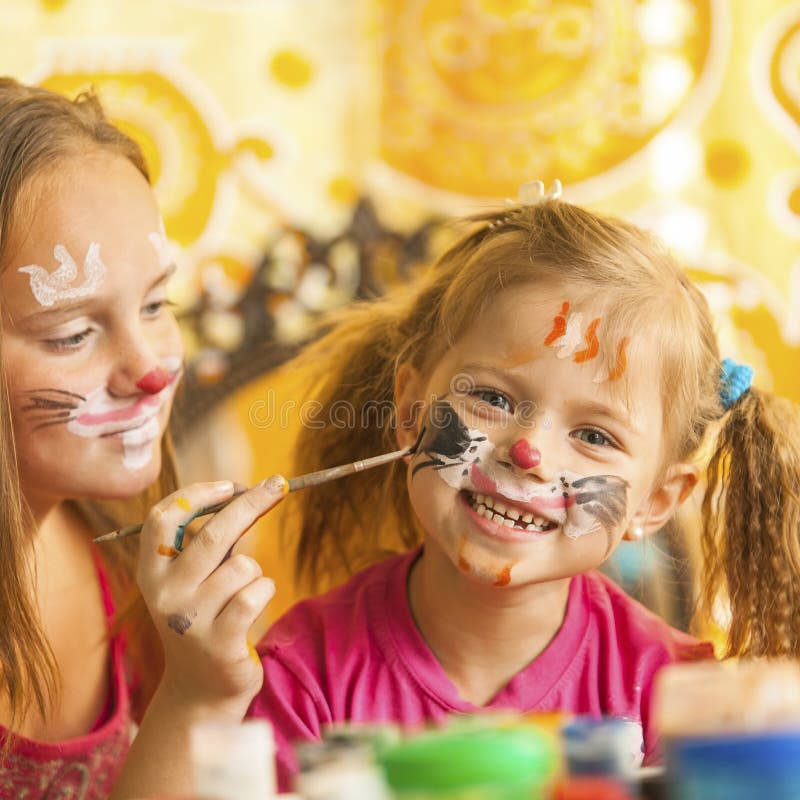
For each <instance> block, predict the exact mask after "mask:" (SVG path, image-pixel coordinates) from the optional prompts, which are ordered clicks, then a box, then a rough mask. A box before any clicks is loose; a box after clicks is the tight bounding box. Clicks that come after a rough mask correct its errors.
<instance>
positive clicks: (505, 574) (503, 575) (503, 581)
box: [494, 564, 515, 586]
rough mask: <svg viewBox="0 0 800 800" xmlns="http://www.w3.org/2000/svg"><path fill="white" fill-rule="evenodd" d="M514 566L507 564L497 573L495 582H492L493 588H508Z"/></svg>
mask: <svg viewBox="0 0 800 800" xmlns="http://www.w3.org/2000/svg"><path fill="white" fill-rule="evenodd" d="M514 567H515V564H507V565H506V566H505V567H503V569H501V570H500V572H498V573H497V580H496V581H495V582H494V585H495V586H508V584H509V583H511V570H512V569H514Z"/></svg>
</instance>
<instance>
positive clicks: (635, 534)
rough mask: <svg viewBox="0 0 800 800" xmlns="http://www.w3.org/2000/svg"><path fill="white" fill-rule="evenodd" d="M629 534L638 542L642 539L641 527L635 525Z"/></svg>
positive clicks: (642, 531)
mask: <svg viewBox="0 0 800 800" xmlns="http://www.w3.org/2000/svg"><path fill="white" fill-rule="evenodd" d="M630 533H631V536H632V537H633V538H634V539H636V540H637V541H638V540H640V539H642V538H643V537H644V528H643V527H642V526H641V525H637V526H636V527H635V528H633V529H632V530H631V532H630Z"/></svg>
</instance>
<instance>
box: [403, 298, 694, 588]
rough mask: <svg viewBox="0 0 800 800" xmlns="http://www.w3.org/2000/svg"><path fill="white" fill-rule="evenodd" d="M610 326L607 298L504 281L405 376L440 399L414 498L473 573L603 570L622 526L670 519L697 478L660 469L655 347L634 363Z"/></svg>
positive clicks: (415, 464) (515, 576)
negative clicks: (665, 474) (445, 346)
mask: <svg viewBox="0 0 800 800" xmlns="http://www.w3.org/2000/svg"><path fill="white" fill-rule="evenodd" d="M603 330H604V328H603V312H602V309H600V307H598V306H596V305H595V304H593V303H592V301H591V300H590V301H586V302H584V303H582V304H580V305H576V304H575V303H574V302H573V303H570V297H569V291H568V290H566V289H549V288H544V287H534V288H532V289H531V288H526V287H522V288H520V289H519V290H516V291H512V290H507V291H506V292H504V293H502V294H500V295H499V296H498V297H496V298H495V299H494V300H493V301H492V302H491V303H490V304H489V305H488V307H487V309H486V311H485V312H484V314H483V315H482V316H481V317H480V318H478V319H476V320H475V322H474V323H473V325H472V326H471V328H470V329H469V330H468V331H466V333H465V334H464V336H462V337H461V338H460V340H459V341H458V342H457V343H456V345H455V346H454V347H453V348H452V349H451V350H450V351H449V352H448V353H446V354H445V356H444V357H443V358H442V359H440V360H439V361H438V362H437V364H436V366H435V368H434V370H433V372H432V373H431V374H430V375H429V376H427V378H426V379H423V378H422V377H420V376H415V377H412V378H411V379H410V380H409V381H408V383H407V388H406V389H405V391H404V395H405V396H404V398H401V404H402V403H403V402H414V403H420V401H421V402H422V403H423V404H425V405H426V407H427V408H429V409H430V407H431V400H432V398H438V400H437V401H436V403H435V409H436V410H437V411H438V414H437V415H434V417H436V418H431V416H430V411H429V412H428V421H427V424H428V426H429V432H428V435H427V436H426V438H425V439H424V440H423V442H422V449H421V451H420V452H418V454H417V455H416V456H415V457H414V458H413V459H412V460H411V463H410V468H409V477H408V487H409V493H410V497H411V501H412V505H413V506H414V510H415V512H416V514H417V516H418V517H419V519H420V521H421V522H422V524H423V526H424V528H425V530H426V532H427V545H426V546H429V547H436V548H439V549H441V550H442V551H443V552H444V553H445V554H446V555H447V556H448V557H449V559H450V561H451V562H452V564H453V566H454V567H455V568H457V569H459V570H460V571H461V572H462V573H464V575H465V576H468V577H470V578H471V579H473V580H477V581H479V582H483V583H489V584H493V585H496V586H498V587H503V586H507V585H519V584H525V583H531V582H534V583H535V582H542V581H547V580H554V579H560V578H565V577H568V576H570V575H574V574H577V573H579V572H583V571H585V570H587V569H591V568H594V567H596V566H598V565H599V564H600V563H602V562H603V561H604V560H605V559H606V558H607V557H608V556H609V554H610V553H611V552H612V551H613V549H614V548H615V547H616V546H617V544H618V543H619V541H620V539H621V538H622V537H623V535H625V533H626V531H629V530H633V529H634V528H636V527H639V526H641V527H642V528H643V529H644V531H645V532H649V531H651V530H654V529H657V528H658V527H660V525H662V524H663V523H664V521H665V517H666V516H668V514H669V513H671V511H672V509H673V507H674V504H675V503H676V502H677V501H678V499H679V498H680V496H681V493H682V492H683V490H684V487H685V485H687V484H685V481H684V478H685V479H686V480H687V481H688V483H689V484H691V482H692V479H691V476H690V477H688V478H686V475H690V472H691V471H690V470H687V471H685V472H683V473H680V474H679V473H677V472H676V473H675V475H676V476H677V477H675V478H674V480H673V478H672V477H670V478H669V480H667V479H666V478H663V479H662V474H661V469H660V467H661V461H662V454H663V451H664V448H663V441H662V439H663V424H662V403H661V397H660V383H659V380H658V374H657V368H656V361H657V359H655V358H654V359H652V360H651V361H650V363H638V362H637V363H636V364H635V365H633V364H632V365H631V366H630V369H631V374H628V363H627V359H628V356H629V354H627V352H626V349H627V345H628V342H627V341H624V340H623V341H621V342H616V341H613V342H611V341H606V340H605V338H604V334H603ZM601 348H609V350H608V351H607V352H609V353H610V354H611V356H612V357H611V358H609V359H608V360H607V361H606V359H603V358H601V352H602V351H601ZM639 360H640V361H643V360H644V359H639ZM621 380H624V381H627V387H626V388H627V389H628V390H629V391H628V392H623V391H616V390H615V388H616V387H617V386H619V385H620V384H619V383H618V381H621ZM626 396H628V397H630V398H632V400H633V403H632V405H631V406H630V407H628V406H626V404H625V403H624V402H623V400H624V399H625V397H626ZM412 434H413V432H412ZM412 434H409V435H407V438H408V439H409V441H408V442H406V441H404V442H403V444H410V442H411V441H413V438H414V437H413V435H412ZM681 468H683V467H681ZM670 475H671V473H670Z"/></svg>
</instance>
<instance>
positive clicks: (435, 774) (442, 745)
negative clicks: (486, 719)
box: [380, 726, 559, 798]
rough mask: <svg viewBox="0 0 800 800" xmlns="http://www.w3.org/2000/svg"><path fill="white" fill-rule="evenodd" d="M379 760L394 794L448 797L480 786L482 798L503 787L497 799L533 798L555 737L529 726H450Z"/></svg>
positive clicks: (547, 774)
mask: <svg viewBox="0 0 800 800" xmlns="http://www.w3.org/2000/svg"><path fill="white" fill-rule="evenodd" d="M380 761H381V764H382V765H383V768H384V770H385V772H386V776H387V779H388V781H389V785H390V786H391V788H392V790H393V791H394V792H395V795H396V797H398V798H404V797H412V796H413V797H418V796H419V797H426V798H428V797H429V798H439V797H441V798H445V797H448V798H449V797H451V796H453V797H455V796H460V795H459V794H457V793H459V792H464V791H468V790H470V789H476V790H477V789H478V788H479V787H480V789H481V791H482V792H483V794H481V795H480V796H481V797H486V798H491V797H494V796H495V794H493V793H492V792H493V791H494V792H495V793H496V792H498V791H500V790H502V793H501V794H502V797H504V798H505V797H508V798H512V797H531V796H536V793H537V792H538V791H539V790H540V789H541V788H542V787H543V786H544V785H545V784H546V783H547V782H548V781H549V780H550V779H551V777H552V776H553V774H554V773H555V772H556V770H557V768H558V761H559V758H558V749H557V745H556V742H555V740H554V738H553V737H552V736H551V735H550V734H548V733H547V732H545V731H543V730H537V729H535V728H534V727H532V726H531V727H525V728H489V727H485V726H484V727H480V726H479V727H476V728H475V729H473V730H470V729H467V728H464V727H459V726H454V727H453V728H452V729H445V730H440V731H429V732H427V733H423V734H421V735H420V736H417V737H415V738H413V739H410V740H408V741H405V742H402V743H401V744H398V745H396V746H395V747H392V748H389V749H388V750H387V751H386V752H384V753H383V754H382V755H381V757H380ZM498 796H500V795H498Z"/></svg>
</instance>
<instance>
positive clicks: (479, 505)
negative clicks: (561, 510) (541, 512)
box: [472, 493, 550, 532]
mask: <svg viewBox="0 0 800 800" xmlns="http://www.w3.org/2000/svg"><path fill="white" fill-rule="evenodd" d="M472 507H473V508H474V509H475V513H476V514H478V516H481V517H485V518H486V519H489V520H492V521H493V522H496V523H498V524H499V525H504V526H505V527H506V528H520V529H521V530H526V531H540V532H541V531H543V530H547V529H548V528H549V527H550V522H549V521H548V520H547V519H545V518H544V517H538V516H535V515H534V514H529V513H527V512H524V511H522V510H521V509H518V508H512V507H510V506H508V507H507V506H505V505H504V504H503V503H502V502H500V501H499V500H496V499H494V498H493V497H490V496H489V495H487V494H478V493H475V494H473V495H472Z"/></svg>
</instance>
